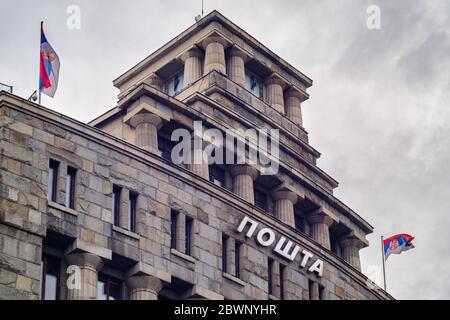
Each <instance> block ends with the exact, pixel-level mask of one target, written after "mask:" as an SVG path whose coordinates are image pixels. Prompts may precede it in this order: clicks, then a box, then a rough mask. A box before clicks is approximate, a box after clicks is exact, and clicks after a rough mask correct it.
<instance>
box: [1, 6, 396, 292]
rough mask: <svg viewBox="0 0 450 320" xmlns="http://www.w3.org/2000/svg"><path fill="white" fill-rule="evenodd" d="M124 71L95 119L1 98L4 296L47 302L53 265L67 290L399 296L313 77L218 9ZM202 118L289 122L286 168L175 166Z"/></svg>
mask: <svg viewBox="0 0 450 320" xmlns="http://www.w3.org/2000/svg"><path fill="white" fill-rule="evenodd" d="M186 48H187V49H186ZM247 68H248V69H251V71H252V72H253V73H254V74H257V75H259V76H260V77H261V88H262V92H263V96H262V97H257V96H255V95H254V94H252V92H251V90H252V88H251V87H249V88H247V87H246V86H247V82H246V76H247V75H246V73H245V72H246V71H245V70H246V69H247ZM177 72H182V73H177ZM253 73H252V74H253ZM174 74H184V80H185V81H184V85H183V87H181V88H178V90H177V85H176V84H173V82H170V79H173V77H172V76H173V75H174ZM247 78H248V77H247ZM177 79H178V78H177ZM251 81H253V79H252V80H251ZM114 83H115V85H116V86H117V87H118V88H119V90H120V94H119V100H118V104H117V106H116V107H115V108H113V109H111V110H110V111H108V112H107V113H105V114H104V115H102V116H100V117H99V118H97V119H95V120H93V121H92V122H90V123H89V124H83V123H80V122H78V121H76V120H74V119H71V118H69V117H67V116H64V115H62V114H59V113H56V112H54V111H51V110H48V109H46V108H44V107H42V106H39V105H37V104H34V103H32V102H29V101H26V100H24V99H21V98H19V97H17V96H14V95H11V94H8V93H5V92H2V93H1V94H0V154H1V158H0V182H1V183H0V299H38V298H39V295H40V292H41V291H45V288H43V283H44V281H43V280H42V276H41V273H42V270H43V269H45V268H47V269H45V270H48V268H49V267H48V265H53V266H56V267H55V270H53V271H48V272H49V274H50V273H51V272H53V273H52V274H55V275H56V278H57V279H58V280H57V285H56V288H57V291H56V293H55V294H56V297H57V298H59V299H87V300H92V299H97V298H98V297H99V291H102V292H103V291H105V292H106V291H108V295H109V294H110V296H111V298H120V299H131V300H139V299H145V300H154V299H199V298H200V299H280V298H282V299H300V300H302V299H392V297H391V296H390V295H389V294H387V293H386V292H384V291H383V290H381V289H380V288H378V287H376V286H375V285H371V284H370V282H369V281H368V279H367V278H366V277H365V276H364V275H363V274H362V273H361V272H360V268H361V267H360V261H359V250H360V249H361V248H363V247H364V246H367V240H366V239H365V235H366V234H368V233H370V232H372V227H371V226H370V225H369V224H368V223H367V222H366V221H364V220H363V219H362V218H361V217H360V216H358V215H357V214H356V213H355V212H353V211H352V210H351V209H350V208H348V207H347V206H345V205H344V204H343V203H342V202H341V201H339V200H338V199H336V198H335V197H334V196H333V189H334V188H336V187H337V182H336V181H335V180H334V179H333V178H331V177H330V176H328V175H327V174H326V173H325V172H323V171H322V170H320V169H319V168H318V167H317V165H316V160H317V158H318V157H319V156H320V154H319V153H318V152H317V151H316V150H315V149H314V148H312V147H311V146H310V145H309V144H308V137H307V132H306V131H305V129H304V128H303V126H302V125H303V123H302V117H301V103H302V102H303V101H304V100H306V99H307V98H308V94H307V93H306V89H307V88H308V87H309V86H311V85H312V81H311V80H310V79H309V78H307V77H306V76H305V75H303V74H302V73H301V72H299V71H298V70H296V69H294V68H293V67H292V66H290V65H289V64H287V63H286V62H284V61H283V60H282V59H281V58H279V57H277V56H276V55H275V54H273V53H271V52H270V51H269V50H268V49H267V48H265V47H263V46H262V45H261V44H260V43H259V42H257V41H256V40H255V39H253V38H252V37H251V36H250V35H248V34H247V33H245V32H244V31H242V30H241V29H239V28H238V27H237V26H236V25H234V24H232V23H231V22H230V21H228V20H227V19H226V18H225V17H223V16H222V15H221V14H219V13H218V12H215V11H214V12H212V13H211V14H209V15H207V16H206V17H204V18H202V19H201V20H200V21H198V22H197V23H196V24H195V25H193V26H192V27H191V28H189V29H188V30H186V31H185V32H183V33H182V34H181V35H180V36H178V37H177V38H176V39H174V40H173V41H171V42H169V43H168V44H167V45H165V46H164V47H162V48H161V49H159V50H158V51H156V52H155V53H154V54H152V55H150V56H149V57H148V58H146V59H145V60H144V61H142V62H141V63H139V64H138V65H137V66H136V67H134V68H133V69H131V70H130V71H128V72H127V73H125V74H124V75H122V76H121V77H119V78H118V79H116V80H115V82H114ZM168 85H173V86H174V87H173V88H174V94H172V95H168V94H167V93H168V88H167V86H168ZM195 120H197V121H198V120H201V121H202V122H203V123H204V124H205V125H207V126H208V127H210V128H217V129H219V130H221V131H225V130H226V129H228V128H235V129H236V128H240V129H244V130H245V129H248V128H255V127H256V128H266V129H268V128H277V129H279V130H280V133H279V135H280V153H279V158H280V170H279V172H278V173H277V174H276V175H272V176H265V175H262V174H261V168H259V167H257V166H250V165H233V166H225V167H224V168H220V170H222V171H223V181H221V183H222V184H221V185H218V184H217V183H215V181H214V180H212V179H211V178H210V176H211V174H212V173H213V172H214V170H215V169H216V168H212V167H210V166H208V165H205V164H198V165H192V166H183V165H175V164H174V163H172V162H171V161H170V159H168V158H167V156H166V154H167V153H166V152H167V145H168V141H170V134H171V132H173V130H174V128H186V129H188V130H193V122H194V121H195ZM167 136H169V138H167ZM51 163H57V169H55V171H54V175H55V177H54V178H53V176H52V175H51V174H50V171H51V169H50V167H51ZM49 164H50V165H49ZM69 169H70V170H72V171H70V170H69ZM222 171H221V172H222ZM70 172H76V174H74V175H73V176H74V178H73V179H74V184H73V187H71V185H70V183H68V182H67V181H68V176H69V175H70ZM210 180H211V181H210ZM50 188H52V189H54V197H53V198H52V196H53V195H50V196H49V192H50ZM68 188H69V189H70V190H68ZM72 193H73V198H74V202H73V204H74V205H73V207H70V205H68V202H67V199H68V198H70V196H71V194H72ZM261 194H262V196H261ZM261 197H262V199H264V200H263V201H261ZM130 208H133V209H130ZM127 212H128V213H130V212H132V213H130V214H127ZM243 217H250V218H251V219H252V220H254V221H257V222H258V224H259V225H260V228H264V227H267V228H270V229H271V230H274V231H275V232H276V233H277V238H279V237H285V238H287V239H290V240H292V241H293V242H295V243H297V244H298V245H299V246H300V247H301V248H302V249H305V250H308V252H309V253H311V254H313V255H314V257H315V258H318V259H321V260H322V261H323V262H324V265H323V274H322V276H318V274H315V273H312V272H308V269H307V267H308V266H306V268H305V266H303V267H301V263H302V256H301V255H298V256H297V257H296V259H295V260H294V261H289V260H287V259H286V258H285V257H283V256H282V255H281V256H280V255H277V254H276V253H274V252H273V251H272V250H270V249H269V248H268V247H264V246H261V245H260V244H259V243H258V242H257V241H255V239H254V238H249V237H246V235H245V234H244V233H239V232H237V231H236V230H237V227H238V225H239V223H240V222H241V221H242V219H243ZM46 259H49V260H48V261H49V262H47V260H46ZM47 263H48V265H47ZM46 266H47V267H46ZM68 267H69V269H68ZM70 267H75V269H74V270H75V271H74V272H73V273H72V272H71V271H70V270H72V269H70ZM74 275H75V276H76V278H73V276H74ZM71 279H72V280H73V279H76V280H75V282H74V283H76V284H77V285H76V286H74V287H70V286H68V285H67V284H68V283H69V282H70V281H71ZM47 282H48V283H47V285H48V287H50V286H51V282H50V280H48V281H47ZM44 287H45V285H44ZM105 288H106V289H105ZM47 289H48V288H47ZM116 289H117V290H116ZM103 293H104V292H103Z"/></svg>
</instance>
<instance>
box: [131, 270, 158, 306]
mask: <svg viewBox="0 0 450 320" xmlns="http://www.w3.org/2000/svg"><path fill="white" fill-rule="evenodd" d="M126 283H127V286H128V289H130V297H129V299H130V300H158V293H159V291H161V289H162V287H163V283H162V281H161V280H160V279H158V278H156V277H153V276H147V275H135V276H132V277H129V278H128V279H127V281H126Z"/></svg>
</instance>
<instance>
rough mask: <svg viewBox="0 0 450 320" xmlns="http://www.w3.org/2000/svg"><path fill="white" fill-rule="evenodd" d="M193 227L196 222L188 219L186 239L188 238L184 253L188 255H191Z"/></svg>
mask: <svg viewBox="0 0 450 320" xmlns="http://www.w3.org/2000/svg"><path fill="white" fill-rule="evenodd" d="M193 225H194V220H193V219H192V218H190V217H186V226H185V228H184V232H185V237H186V241H185V248H184V253H185V254H187V255H191V249H192V228H193Z"/></svg>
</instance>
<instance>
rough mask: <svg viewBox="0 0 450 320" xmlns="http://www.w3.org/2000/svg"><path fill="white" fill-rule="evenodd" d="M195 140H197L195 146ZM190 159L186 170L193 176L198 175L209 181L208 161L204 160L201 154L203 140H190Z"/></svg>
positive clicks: (202, 153)
mask: <svg viewBox="0 0 450 320" xmlns="http://www.w3.org/2000/svg"><path fill="white" fill-rule="evenodd" d="M196 139H199V141H198V142H197V144H199V145H196V142H195V141H196ZM191 151H192V152H191V159H190V161H191V162H190V163H189V164H187V168H188V169H189V170H190V171H191V172H192V173H194V174H197V175H199V176H200V177H202V178H204V179H206V180H209V166H208V161H207V160H208V159H205V157H204V155H205V153H204V152H203V140H202V139H201V138H199V137H197V138H195V137H194V138H192V143H191Z"/></svg>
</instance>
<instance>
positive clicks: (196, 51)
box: [178, 45, 204, 62]
mask: <svg viewBox="0 0 450 320" xmlns="http://www.w3.org/2000/svg"><path fill="white" fill-rule="evenodd" d="M203 54H204V53H203V50H201V49H200V48H199V47H198V46H196V45H193V46H192V47H190V48H189V49H187V50H186V51H184V52H183V53H182V54H180V55H179V56H178V59H180V60H182V61H184V62H185V61H186V60H187V59H188V58H192V57H202V56H203Z"/></svg>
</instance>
